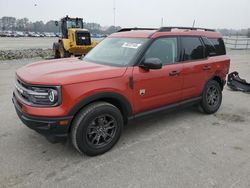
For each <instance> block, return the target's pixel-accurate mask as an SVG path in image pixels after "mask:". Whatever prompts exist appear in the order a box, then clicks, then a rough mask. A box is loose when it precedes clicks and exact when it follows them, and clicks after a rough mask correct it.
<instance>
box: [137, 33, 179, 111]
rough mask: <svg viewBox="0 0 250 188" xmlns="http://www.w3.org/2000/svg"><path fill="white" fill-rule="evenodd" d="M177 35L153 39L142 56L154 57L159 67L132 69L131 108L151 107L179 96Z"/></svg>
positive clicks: (143, 109) (138, 109) (171, 101)
mask: <svg viewBox="0 0 250 188" xmlns="http://www.w3.org/2000/svg"><path fill="white" fill-rule="evenodd" d="M179 57H180V55H179V48H178V39H177V37H168V38H159V39H156V40H155V41H154V42H153V43H152V44H151V46H150V47H149V49H148V50H147V51H146V53H145V55H144V58H143V59H146V58H158V59H160V60H161V62H162V63H163V67H162V68H161V69H158V70H144V69H142V68H140V67H138V66H135V67H134V69H133V79H134V90H133V92H134V93H133V96H134V108H135V112H136V113H138V112H142V111H146V110H151V109H154V108H157V107H160V106H165V105H167V104H170V103H174V102H177V101H180V100H181V89H182V82H183V77H182V73H181V72H182V66H183V65H182V63H180V62H179Z"/></svg>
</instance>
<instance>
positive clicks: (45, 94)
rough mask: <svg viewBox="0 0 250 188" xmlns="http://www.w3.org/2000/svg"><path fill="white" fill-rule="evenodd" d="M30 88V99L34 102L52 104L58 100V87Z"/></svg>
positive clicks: (57, 102)
mask: <svg viewBox="0 0 250 188" xmlns="http://www.w3.org/2000/svg"><path fill="white" fill-rule="evenodd" d="M32 90H33V92H30V99H31V101H32V103H34V104H38V105H46V106H47V105H48V106H54V105H57V104H59V102H60V89H59V88H38V87H32Z"/></svg>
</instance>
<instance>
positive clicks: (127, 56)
mask: <svg viewBox="0 0 250 188" xmlns="http://www.w3.org/2000/svg"><path fill="white" fill-rule="evenodd" d="M148 40H149V39H147V38H106V39H104V40H103V41H102V42H101V43H100V44H98V45H97V46H96V47H95V48H94V49H92V50H91V51H90V52H89V53H88V54H87V55H86V56H85V57H84V60H86V61H90V62H94V63H99V64H104V65H111V66H128V65H129V64H130V62H131V61H132V59H133V58H134V57H135V56H136V54H137V53H138V51H139V50H140V49H141V48H142V47H143V45H144V44H145V43H146V42H147V41H148Z"/></svg>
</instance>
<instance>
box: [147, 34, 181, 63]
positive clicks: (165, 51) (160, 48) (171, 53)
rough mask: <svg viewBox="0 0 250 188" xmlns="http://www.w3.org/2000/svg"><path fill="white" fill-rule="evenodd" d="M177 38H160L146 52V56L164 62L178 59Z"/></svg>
mask: <svg viewBox="0 0 250 188" xmlns="http://www.w3.org/2000/svg"><path fill="white" fill-rule="evenodd" d="M177 57H178V52H177V38H160V39H157V40H156V41H154V42H153V44H152V45H151V46H150V47H149V49H148V50H147V52H146V54H145V58H158V59H160V60H161V62H162V64H172V63H174V62H176V61H177Z"/></svg>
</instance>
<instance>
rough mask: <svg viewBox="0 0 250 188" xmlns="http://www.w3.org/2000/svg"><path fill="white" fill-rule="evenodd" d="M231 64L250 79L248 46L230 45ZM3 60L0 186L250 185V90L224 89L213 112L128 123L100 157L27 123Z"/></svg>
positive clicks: (9, 64) (10, 68)
mask: <svg viewBox="0 0 250 188" xmlns="http://www.w3.org/2000/svg"><path fill="white" fill-rule="evenodd" d="M229 55H230V57H231V59H232V64H231V71H234V70H236V71H239V72H240V75H241V77H242V78H245V79H247V80H248V81H250V75H249V72H250V52H249V51H230V52H229ZM31 61H34V59H33V60H22V61H21V60H15V61H4V62H1V63H0V119H1V122H2V123H1V129H0V187H1V188H2V187H32V188H33V187H108V188H110V187H133V188H134V187H164V188H166V187H170V188H175V187H176V188H180V187H183V188H203V187H204V188H206V187H211V188H214V187H218V188H240V187H241V188H250V144H249V143H250V123H249V121H250V105H249V104H250V103H249V99H250V95H249V94H245V93H241V92H233V91H230V90H229V89H228V88H225V90H224V92H223V97H224V98H223V103H222V106H221V108H220V110H219V111H218V112H217V113H216V114H214V115H204V114H202V113H199V112H198V111H197V110H196V109H195V108H188V109H183V110H178V111H174V112H171V113H163V114H159V115H155V116H152V117H148V118H146V119H143V120H140V121H136V122H133V123H131V124H129V125H128V126H127V127H126V128H125V130H124V133H123V135H122V137H121V140H120V141H119V143H118V144H117V145H116V146H115V147H114V148H113V149H112V150H111V151H110V152H108V153H106V154H104V155H102V156H98V157H92V158H90V157H87V156H85V155H80V154H78V153H77V152H76V151H75V150H74V149H73V147H72V146H71V145H70V144H69V143H67V144H50V143H49V142H47V141H46V139H45V138H43V137H42V136H40V135H39V134H37V133H35V132H34V131H32V130H30V129H28V128H26V127H25V126H24V125H23V124H22V123H21V122H20V120H19V119H18V117H17V115H16V113H15V111H14V107H13V105H12V103H11V95H12V90H13V81H14V71H15V70H16V69H17V68H19V67H21V66H23V65H24V64H25V63H29V62H31Z"/></svg>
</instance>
